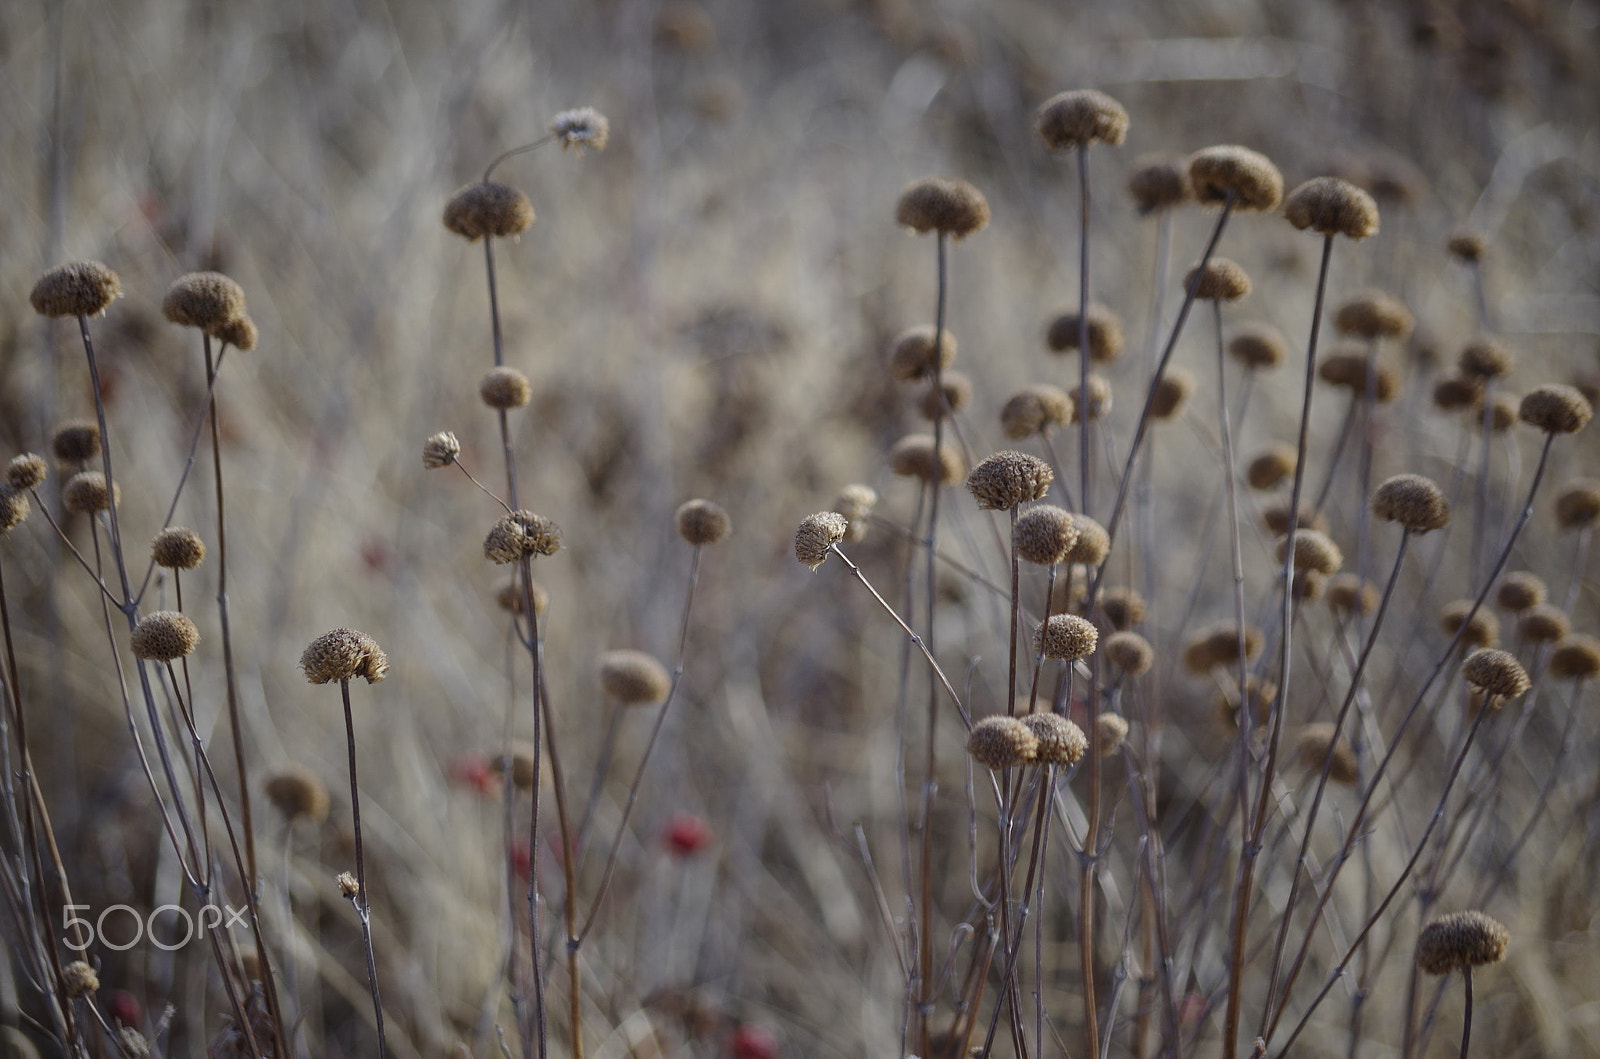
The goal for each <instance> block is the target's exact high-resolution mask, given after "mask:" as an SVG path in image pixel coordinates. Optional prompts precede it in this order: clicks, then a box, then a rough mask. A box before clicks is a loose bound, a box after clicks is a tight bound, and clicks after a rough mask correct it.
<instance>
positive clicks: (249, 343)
mask: <svg viewBox="0 0 1600 1059" xmlns="http://www.w3.org/2000/svg"><path fill="white" fill-rule="evenodd" d="M211 337H212V338H215V339H216V340H217V341H219V342H224V343H226V344H228V345H230V346H232V347H233V348H234V349H237V350H238V351H239V352H241V353H248V352H250V351H251V350H252V349H254V348H256V340H257V339H259V338H260V337H261V333H260V332H259V331H257V330H256V323H255V321H254V320H252V319H250V317H249V316H248V315H247V314H245V313H240V314H239V315H238V316H235V317H234V318H233V319H232V320H229V321H227V322H226V323H222V324H218V325H217V326H216V327H215V328H213V329H212V331H211Z"/></svg>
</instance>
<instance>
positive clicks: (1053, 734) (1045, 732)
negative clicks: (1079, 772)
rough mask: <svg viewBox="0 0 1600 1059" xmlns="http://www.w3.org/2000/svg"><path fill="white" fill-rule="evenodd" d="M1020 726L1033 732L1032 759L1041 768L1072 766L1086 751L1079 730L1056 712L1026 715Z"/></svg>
mask: <svg viewBox="0 0 1600 1059" xmlns="http://www.w3.org/2000/svg"><path fill="white" fill-rule="evenodd" d="M1022 723H1023V724H1025V725H1027V727H1028V731H1030V732H1032V733H1033V738H1034V740H1035V741H1036V745H1035V746H1034V750H1033V760H1034V761H1036V762H1038V763H1039V764H1041V765H1076V764H1077V763H1078V760H1079V759H1080V758H1082V757H1083V755H1084V752H1085V751H1087V750H1088V749H1089V737H1088V736H1086V735H1084V734H1083V729H1082V728H1079V727H1078V726H1077V725H1076V724H1074V723H1073V722H1072V721H1069V720H1067V718H1065V717H1063V716H1061V715H1060V714H1059V713H1030V714H1028V715H1027V716H1026V717H1024V718H1022ZM974 756H976V755H974Z"/></svg>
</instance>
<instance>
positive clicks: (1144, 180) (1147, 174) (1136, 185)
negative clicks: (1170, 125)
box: [1128, 157, 1194, 216]
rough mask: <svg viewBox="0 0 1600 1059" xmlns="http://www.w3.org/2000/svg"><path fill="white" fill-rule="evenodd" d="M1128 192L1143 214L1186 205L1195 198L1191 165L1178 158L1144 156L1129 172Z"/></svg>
mask: <svg viewBox="0 0 1600 1059" xmlns="http://www.w3.org/2000/svg"><path fill="white" fill-rule="evenodd" d="M1128 194H1129V195H1131V196H1133V204H1134V206H1136V207H1137V208H1138V210H1139V213H1140V214H1141V215H1142V216H1149V215H1150V214H1152V213H1154V212H1156V211H1157V210H1166V209H1171V208H1172V207H1173V206H1179V205H1182V204H1183V203H1185V202H1188V201H1189V200H1190V199H1191V198H1193V197H1194V188H1192V187H1191V186H1190V185H1189V167H1188V166H1187V165H1186V164H1184V160H1183V159H1182V158H1177V157H1159V158H1158V157H1145V158H1141V159H1139V160H1138V161H1137V162H1135V163H1134V166H1133V172H1131V173H1129V174H1128Z"/></svg>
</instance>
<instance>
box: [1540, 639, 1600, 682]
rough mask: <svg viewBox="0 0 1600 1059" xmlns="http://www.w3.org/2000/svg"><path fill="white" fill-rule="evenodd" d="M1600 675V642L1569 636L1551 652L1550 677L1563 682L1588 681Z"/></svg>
mask: <svg viewBox="0 0 1600 1059" xmlns="http://www.w3.org/2000/svg"><path fill="white" fill-rule="evenodd" d="M1597 673H1600V640H1596V639H1595V638H1594V637H1593V636H1568V637H1566V638H1565V639H1563V640H1562V641H1561V642H1560V643H1558V644H1556V646H1555V650H1553V651H1551V652H1550V675H1551V676H1553V677H1557V678H1559V679H1561V680H1587V679H1588V678H1590V677H1593V676H1594V675H1595V674H1597Z"/></svg>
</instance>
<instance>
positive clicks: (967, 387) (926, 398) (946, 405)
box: [917, 371, 972, 420]
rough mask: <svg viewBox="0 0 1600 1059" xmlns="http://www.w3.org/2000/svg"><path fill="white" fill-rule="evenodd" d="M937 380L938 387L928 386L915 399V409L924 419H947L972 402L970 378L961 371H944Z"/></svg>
mask: <svg viewBox="0 0 1600 1059" xmlns="http://www.w3.org/2000/svg"><path fill="white" fill-rule="evenodd" d="M939 382H940V386H939V389H937V390H935V389H934V388H933V387H932V386H929V387H928V388H927V389H926V390H924V391H923V392H922V396H921V397H920V398H918V399H917V411H919V412H921V413H922V418H924V419H928V420H932V419H940V418H944V419H948V418H949V417H950V416H952V415H954V414H955V413H957V412H959V411H961V410H962V409H964V408H966V407H967V406H968V405H970V404H971V403H972V380H971V379H969V378H967V377H966V376H965V375H963V374H962V373H961V372H959V371H947V372H944V373H943V374H942V375H941V376H940V377H939ZM941 395H942V397H943V399H942V400H941V399H940V397H941Z"/></svg>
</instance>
